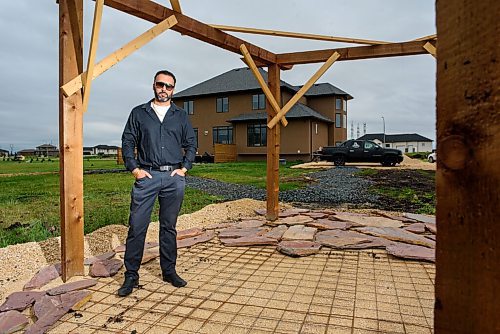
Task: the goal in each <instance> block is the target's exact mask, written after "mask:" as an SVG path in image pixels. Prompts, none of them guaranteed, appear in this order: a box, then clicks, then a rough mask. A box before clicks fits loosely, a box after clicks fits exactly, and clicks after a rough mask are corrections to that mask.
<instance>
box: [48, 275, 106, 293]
mask: <svg viewBox="0 0 500 334" xmlns="http://www.w3.org/2000/svg"><path fill="white" fill-rule="evenodd" d="M96 284H97V280H95V279H84V280H79V281H75V282H70V283H65V284H61V285H59V286H56V287H55V288H52V289H49V290H47V294H48V295H49V296H55V295H62V294H64V293H67V292H70V291H74V290H83V289H87V288H90V287H91V286H94V285H96Z"/></svg>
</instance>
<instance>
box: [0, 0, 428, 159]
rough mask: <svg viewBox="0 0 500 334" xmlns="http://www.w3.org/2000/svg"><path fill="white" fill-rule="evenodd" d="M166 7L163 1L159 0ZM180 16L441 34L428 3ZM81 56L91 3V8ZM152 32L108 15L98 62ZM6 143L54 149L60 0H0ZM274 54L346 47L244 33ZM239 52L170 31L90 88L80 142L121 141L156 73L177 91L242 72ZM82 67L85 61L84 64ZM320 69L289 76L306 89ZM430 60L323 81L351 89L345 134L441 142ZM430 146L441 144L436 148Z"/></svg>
mask: <svg viewBox="0 0 500 334" xmlns="http://www.w3.org/2000/svg"><path fill="white" fill-rule="evenodd" d="M157 2H159V3H162V4H164V5H166V6H168V7H169V6H170V2H169V1H167V0H158V1H157ZM180 3H181V6H182V9H183V12H184V13H185V14H186V15H189V16H191V17H193V18H195V19H197V20H199V21H202V22H205V23H211V24H222V25H237V26H244V27H255V28H262V29H274V30H285V31H294V32H304V33H314V34H323V35H332V36H343V37H353V38H363V39H376V40H387V41H406V40H411V39H415V38H418V37H421V36H426V35H430V34H433V33H435V31H436V29H435V11H434V1H430V0H405V1H401V0H383V1H382V0H314V1H303V0H300V1H299V0H275V1H268V0H267V1H266V0H254V1H251V2H250V1H235V0H181V1H180ZM84 4H85V7H84V38H85V50H84V55H85V58H86V57H87V54H88V43H89V37H90V34H91V28H92V19H93V13H94V2H93V1H90V0H85V1H84ZM151 26H152V24H151V23H149V22H146V21H143V20H141V19H138V18H136V17H132V16H129V15H126V14H124V13H121V12H118V11H116V10H114V9H111V8H107V7H105V8H104V12H103V19H102V26H101V33H100V39H99V47H98V51H97V60H98V61H99V60H101V59H102V58H104V57H105V56H106V55H108V54H109V53H111V52H113V51H115V50H117V49H118V48H120V47H122V46H123V45H125V44H126V43H127V42H129V41H130V40H132V39H133V38H135V37H136V36H138V35H140V34H141V33H142V32H144V31H145V30H147V29H149V28H150V27H151ZM0 34H1V41H2V45H1V46H0V60H1V61H0V73H1V80H0V85H1V87H0V97H1V98H0V148H3V149H7V150H10V148H11V145H13V148H14V151H17V150H21V149H26V148H34V147H35V146H38V145H40V144H42V143H52V144H54V145H56V146H58V136H59V135H58V131H59V128H58V121H59V120H58V89H59V88H58V52H59V51H58V5H57V4H56V1H55V0H16V1H2V4H1V5H0ZM232 34H235V35H237V36H238V37H240V38H243V39H245V40H247V41H249V42H252V43H254V44H256V45H259V46H261V47H263V48H266V49H268V50H270V51H272V52H275V53H281V52H293V51H305V50H316V49H326V48H335V47H345V46H348V45H347V44H342V43H331V42H321V41H309V40H299V39H290V38H280V37H270V36H258V35H250V34H237V33H232ZM240 57H241V56H240V55H238V54H236V53H232V52H229V51H226V50H223V49H220V48H218V47H215V46H212V45H209V44H206V43H204V42H201V41H198V40H195V39H192V38H190V37H187V36H181V35H180V34H178V33H176V32H174V31H172V30H167V31H166V32H165V33H163V34H162V35H160V36H159V37H157V38H156V39H155V40H153V41H152V42H150V43H149V44H147V45H146V46H144V47H143V48H141V49H140V50H138V51H136V52H135V53H134V54H132V55H131V56H129V57H128V58H127V59H125V60H124V61H122V62H121V63H119V64H117V65H116V66H114V67H113V68H112V69H111V70H109V71H107V72H105V73H104V74H103V75H101V76H100V77H99V78H97V79H96V80H95V81H94V82H93V85H92V91H91V96H90V104H89V110H88V111H87V113H86V114H85V116H84V145H85V146H94V145H97V144H108V145H120V138H121V132H122V130H123V126H124V124H125V121H126V119H127V117H128V114H129V112H130V110H131V108H132V107H134V106H136V105H138V104H140V103H143V102H145V101H147V100H148V99H149V98H151V97H152V89H151V83H152V76H153V75H154V73H155V72H156V71H157V70H159V69H164V68H166V69H170V70H171V71H172V72H174V73H175V74H176V76H177V87H176V91H180V90H183V89H185V88H187V87H190V86H192V85H195V84H197V83H199V82H201V81H204V80H207V79H209V78H212V77H214V76H216V75H219V74H221V73H224V72H226V71H228V70H231V69H233V68H237V67H242V66H243V63H242V62H241V60H240ZM85 66H86V65H85ZM320 66H321V64H311V65H298V66H295V67H294V68H293V69H292V70H290V71H282V72H281V76H282V79H283V80H285V81H287V82H288V83H290V84H292V85H302V84H304V83H305V82H306V81H307V80H308V79H309V77H310V76H311V75H312V74H313V73H314V72H315V71H316V70H317V69H318V68H319V67H320ZM435 73H436V65H435V60H434V58H433V57H432V56H430V55H418V56H409V57H397V58H387V59H369V60H356V61H343V62H338V63H335V64H334V65H333V66H332V67H331V68H330V69H329V70H328V71H327V72H326V73H325V74H324V75H323V77H321V78H320V80H319V81H318V82H330V83H331V84H333V85H335V86H337V87H339V88H340V89H342V90H344V91H346V92H348V93H349V94H351V95H352V96H353V97H354V99H353V100H351V101H350V102H349V105H348V123H349V125H348V129H347V130H348V137H350V133H351V121H352V122H354V133H355V135H356V132H357V131H356V127H357V126H358V124H359V127H360V132H361V134H363V123H366V131H367V133H376V132H378V133H381V132H382V128H383V123H382V116H383V117H384V118H385V127H386V133H388V134H395V133H418V134H421V135H423V136H425V137H428V138H430V139H432V140H435V137H436V136H435ZM434 144H435V143H434Z"/></svg>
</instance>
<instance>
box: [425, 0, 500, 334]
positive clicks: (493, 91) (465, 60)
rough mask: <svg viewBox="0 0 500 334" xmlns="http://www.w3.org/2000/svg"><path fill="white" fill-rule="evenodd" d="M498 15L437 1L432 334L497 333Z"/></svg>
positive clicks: (465, 0) (493, 2) (465, 3)
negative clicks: (433, 332)
mask: <svg viewBox="0 0 500 334" xmlns="http://www.w3.org/2000/svg"><path fill="white" fill-rule="evenodd" d="M499 12H500V2H499V1H498V0H484V1H476V0H454V1H436V27H437V34H438V36H439V39H438V40H439V45H438V47H439V55H438V57H437V65H436V69H437V83H436V96H437V97H436V106H437V118H436V125H437V150H438V152H437V153H438V155H437V156H438V159H437V170H436V197H437V207H436V220H437V228H438V233H437V243H436V245H437V247H436V287H435V293H436V296H435V303H434V305H435V308H434V331H435V333H438V334H441V333H453V334H458V333H464V334H465V333H467V334H483V333H497V334H498V333H499V332H500V317H499V316H500V224H499V216H500V208H499V207H500V206H499V203H500V192H499V189H500V168H499V166H500V107H499V105H500V99H499V96H500V62H499V59H498V51H499V46H500V44H499V43H498V36H499V35H498V30H499V27H500V21H499V20H498V13H499Z"/></svg>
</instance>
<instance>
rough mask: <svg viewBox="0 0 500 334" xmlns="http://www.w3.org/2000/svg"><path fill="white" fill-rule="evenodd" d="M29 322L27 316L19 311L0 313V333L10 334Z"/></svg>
mask: <svg viewBox="0 0 500 334" xmlns="http://www.w3.org/2000/svg"><path fill="white" fill-rule="evenodd" d="M28 323H29V321H28V318H27V317H26V316H25V315H24V314H22V313H21V312H19V311H14V310H12V311H7V312H4V313H0V333H2V334H10V333H14V332H17V331H19V330H21V329H23V328H24V327H26V325H27V324H28Z"/></svg>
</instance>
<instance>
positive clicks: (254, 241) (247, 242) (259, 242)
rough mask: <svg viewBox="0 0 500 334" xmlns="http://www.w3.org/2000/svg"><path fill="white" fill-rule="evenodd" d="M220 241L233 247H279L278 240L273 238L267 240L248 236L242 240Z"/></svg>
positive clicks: (226, 239) (225, 239)
mask: <svg viewBox="0 0 500 334" xmlns="http://www.w3.org/2000/svg"><path fill="white" fill-rule="evenodd" d="M220 241H221V242H222V243H223V244H224V246H228V247H233V246H266V245H271V246H274V245H277V244H278V240H276V239H272V238H266V237H263V236H248V237H241V238H234V239H230V238H224V239H220Z"/></svg>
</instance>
